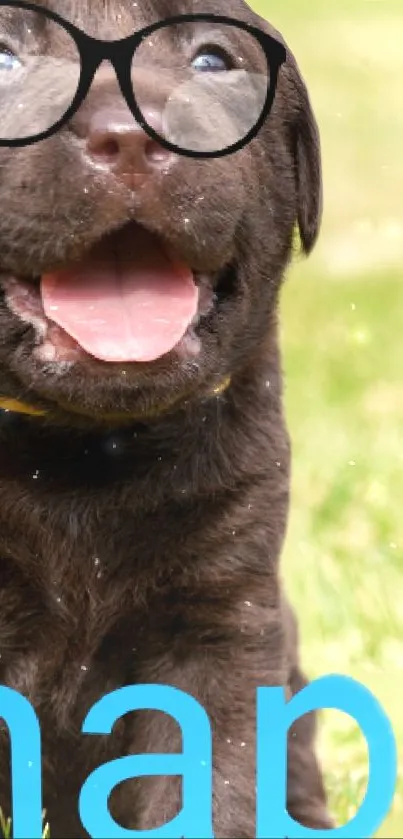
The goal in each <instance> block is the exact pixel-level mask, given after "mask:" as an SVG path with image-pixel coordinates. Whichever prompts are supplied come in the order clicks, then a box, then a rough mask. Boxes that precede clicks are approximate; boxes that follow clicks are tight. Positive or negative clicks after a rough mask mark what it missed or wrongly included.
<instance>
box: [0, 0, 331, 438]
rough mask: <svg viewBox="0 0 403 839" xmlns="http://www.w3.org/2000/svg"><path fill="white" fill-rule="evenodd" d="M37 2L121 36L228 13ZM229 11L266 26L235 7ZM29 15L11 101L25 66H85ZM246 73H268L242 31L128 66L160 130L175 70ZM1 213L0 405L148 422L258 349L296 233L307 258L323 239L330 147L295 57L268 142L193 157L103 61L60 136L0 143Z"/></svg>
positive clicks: (16, 26)
mask: <svg viewBox="0 0 403 839" xmlns="http://www.w3.org/2000/svg"><path fill="white" fill-rule="evenodd" d="M42 5H47V6H48V8H50V9H53V10H54V11H57V12H58V13H59V14H61V15H63V16H64V17H65V18H66V19H68V20H70V21H71V22H72V23H74V24H75V25H77V26H79V27H80V28H82V29H83V30H84V31H86V32H87V34H89V35H92V36H96V37H99V38H103V39H105V40H111V41H112V40H118V39H123V38H125V37H127V36H128V35H130V34H132V33H133V32H134V31H135V30H138V29H140V28H143V27H145V26H148V25H150V24H153V23H154V22H156V21H158V20H161V19H163V18H167V17H171V16H173V15H176V14H187V13H191V12H194V13H200V12H205V13H210V14H214V13H217V8H216V7H215V3H214V2H211V0H206V2H205V3H203V7H202V8H201V6H200V3H199V2H197V0H187V2H180V0H174V2H173V0H169V2H168V0H166V2H164V0H152V2H148V3H141V4H140V3H138V4H133V3H132V2H131V0H120V2H119V3H114V4H112V3H110V2H109V0H93V2H90V0H86V2H84V0H75V2H73V0H57V2H56V0H48V3H47V4H45V3H44V2H42ZM225 13H226V14H227V15H229V16H231V17H233V18H235V19H238V20H242V21H246V22H249V23H251V24H253V25H255V26H260V27H261V28H262V27H265V26H266V24H264V23H263V21H262V20H261V19H260V18H258V17H257V16H256V15H254V14H253V13H252V12H251V11H250V10H249V9H248V8H247V7H246V5H244V4H243V3H242V2H241V0H231V2H230V3H229V4H227V5H226V8H225ZM18 14H19V13H18V11H17V10H15V12H13V11H12V10H11V11H10V9H8V10H7V12H6V13H5V12H4V10H2V9H1V8H0V106H1V97H3V102H4V101H5V99H4V97H5V95H6V94H5V91H6V85H7V84H9V83H10V81H9V80H10V74H11V73H13V72H18V70H19V68H20V67H21V63H22V64H23V63H24V61H27V57H28V59H29V56H32V55H44V56H47V57H49V58H52V59H54V60H55V61H54V67H56V68H57V66H60V60H61V59H63V60H65V59H66V58H68V61H69V64H68V66H69V68H70V72H73V73H74V72H75V73H76V74H77V72H78V71H77V67H78V64H77V67H76V68H75V64H74V62H76V61H78V59H77V56H76V55H75V53H74V50H73V51H72V45H71V44H69V43H68V39H67V38H66V37H60V32H59V33H58V32H57V28H55V26H54V25H51V24H49V26H48V27H47V26H46V25H45V26H40V27H36V26H35V23H33V25H32V26H28V27H27V26H25V27H24V26H21V21H19V20H18ZM6 15H7V17H6ZM272 34H274V35H275V37H278V38H279V37H280V36H277V34H276V33H274V32H273V31H272ZM69 51H70V52H69ZM5 55H6V58H5V57H4V56H5ZM58 61H59V64H58V63H57V62H58ZM237 61H241V62H242V68H243V69H244V68H245V67H247V68H248V70H249V72H250V73H252V74H255V75H256V76H258V75H259V74H262V73H263V72H266V69H267V68H266V65H265V62H264V54H263V53H262V51H261V50H260V49H259V48H258V47H257V45H256V44H255V43H254V41H253V39H252V38H251V37H250V36H249V35H247V34H246V33H242V32H241V31H238V32H237V31H236V30H234V32H232V31H231V30H227V31H226V32H225V38H223V33H222V32H220V27H217V26H214V25H212V24H205V25H204V28H203V30H201V28H200V26H198V27H197V28H195V27H192V24H187V25H186V26H183V27H179V29H177V30H175V32H173V31H172V30H165V31H164V32H160V33H159V35H158V43H157V45H156V48H155V49H154V51H152V50H150V49H149V50H143V51H142V52H141V51H139V53H138V61H137V64H136V65H134V64H133V74H134V75H135V76H136V85H137V87H136V94H137V96H138V99H140V101H141V104H142V106H143V109H144V113H147V114H148V116H149V121H150V124H154V125H155V126H156V127H157V126H158V125H160V122H161V107H162V106H161V102H162V101H164V97H165V100H166V96H167V95H168V96H169V90H168V93H167V92H166V91H165V92H164V90H165V88H166V87H167V86H168V88H169V85H170V84H171V85H174V84H175V79H176V78H178V79H179V78H180V74H181V73H182V74H183V73H184V72H185V71H186V72H189V71H190V72H192V73H193V74H194V73H197V72H198V71H200V69H202V70H205V69H206V66H207V68H208V70H209V71H211V72H213V71H214V72H216V71H219V72H220V73H227V74H230V73H231V72H233V68H234V62H237ZM217 62H218V63H217ZM46 66H53V65H51V62H49V63H48V64H47V65H46V63H44V67H46ZM54 73H56V70H55V71H54ZM5 74H7V79H6V80H4V78H5ZM63 83H64V84H65V86H66V88H67V87H68V85H69V83H70V81H69V76H68V74H67V73H66V75H65V79H64V81H63V79H62V81H61V80H60V76H59V79H58V80H57V78H56V76H54V77H53V78H49V95H53V96H54V97H56V96H57V95H58V93H57V91H58V86H59V94H60V85H62V88H61V89H62V90H63ZM176 83H177V82H176ZM2 86H3V90H2ZM53 88H54V91H55V92H52V91H53ZM55 101H56V100H55ZM2 107H4V106H2ZM24 107H27V103H25V106H24ZM35 114H36V115H35V116H34V112H33V124H34V123H35V119H37V118H38V119H39V117H40V114H41V112H40V111H39V110H38V113H36V112H35ZM38 114H39V116H38ZM0 133H1V132H0ZM31 133H34V132H31ZM0 201H1V214H0V396H7V397H9V398H25V399H26V401H29V402H30V403H31V404H34V405H37V406H38V407H41V408H44V409H46V410H47V411H49V412H50V414H51V415H52V416H54V418H55V421H56V420H58V419H59V420H62V421H63V422H65V421H66V420H68V421H69V422H72V423H73V422H74V418H75V417H78V416H81V420H80V421H83V418H87V419H86V420H85V421H88V422H90V423H97V422H102V421H108V422H109V421H112V416H113V418H114V419H115V420H116V421H118V422H120V421H122V420H124V419H130V418H136V419H140V420H141V419H144V420H145V419H147V417H150V416H152V415H155V414H159V413H161V412H164V411H165V410H168V409H169V408H170V407H171V406H173V405H174V404H177V403H180V402H181V401H182V400H198V399H201V398H204V397H205V395H206V394H207V393H210V392H211V391H212V390H213V389H214V386H215V385H219V383H220V382H221V381H222V380H223V379H224V378H225V377H226V376H227V375H228V374H229V373H233V372H234V371H236V370H237V369H239V368H241V367H242V365H243V364H245V363H246V362H247V361H248V360H249V359H250V358H251V357H252V355H253V354H254V353H255V352H256V348H257V346H258V344H259V343H261V342H263V341H264V339H265V335H266V333H267V331H268V329H269V328H270V322H272V317H271V316H272V314H273V311H274V309H275V306H276V297H277V292H278V289H279V286H280V283H281V279H282V275H283V272H284V268H285V266H286V264H287V261H288V258H289V255H290V250H291V244H292V238H293V232H294V228H295V224H296V223H298V224H299V229H300V234H301V241H302V244H303V247H304V250H305V251H306V252H309V250H310V249H311V247H312V246H313V243H314V240H315V238H316V235H317V230H318V225H319V216H320V206H321V186H320V159H319V142H318V135H317V129H316V125H315V121H314V118H313V115H312V112H311V109H310V105H309V101H308V97H307V94H306V89H305V86H304V84H303V82H302V80H301V77H300V75H299V72H298V69H297V66H296V64H295V61H294V59H293V57H292V55H291V54H290V53H289V52H288V51H287V61H286V64H285V65H283V66H282V68H281V69H280V73H279V81H278V86H277V91H276V97H275V101H274V105H273V108H272V110H271V113H270V115H269V117H268V119H267V121H266V123H265V124H264V126H263V128H262V129H261V131H260V132H259V134H258V135H257V137H256V138H255V139H253V140H252V141H251V142H250V143H249V145H247V146H246V147H244V148H242V149H241V150H239V151H237V152H236V153H235V154H231V155H229V156H227V157H220V158H217V159H214V158H210V159H197V160H196V159H193V158H190V157H185V156H182V155H180V154H175V153H173V152H172V151H169V150H167V149H166V148H164V147H162V146H159V145H158V143H157V142H156V141H154V140H152V139H150V137H148V136H147V135H146V134H145V133H144V132H143V131H142V129H141V128H140V127H139V126H138V125H137V124H136V122H135V120H134V117H133V116H132V114H131V113H130V111H129V110H128V107H127V105H126V103H125V101H124V99H123V96H122V93H121V91H120V88H119V84H118V82H117V79H116V75H115V72H114V70H113V67H112V66H111V65H107V64H106V63H105V64H103V65H101V67H100V69H99V70H98V72H97V74H96V76H95V79H94V82H93V84H92V86H91V89H90V92H89V93H88V95H87V97H86V99H85V101H84V102H83V104H82V105H81V107H80V109H79V110H78V112H77V113H76V114H75V115H74V116H73V117H72V118H71V120H70V122H69V123H67V124H66V125H64V126H63V127H62V128H61V129H60V130H59V131H58V132H57V133H56V134H55V135H53V136H52V137H49V138H48V139H45V140H42V141H40V142H38V143H37V144H34V145H29V146H26V147H22V148H1V149H0Z"/></svg>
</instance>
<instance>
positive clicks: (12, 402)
mask: <svg viewBox="0 0 403 839" xmlns="http://www.w3.org/2000/svg"><path fill="white" fill-rule="evenodd" d="M230 384H231V376H226V377H225V379H223V381H222V382H220V384H219V385H217V386H216V387H215V388H213V390H212V391H211V393H210V396H211V397H213V396H221V394H223V393H225V391H226V390H228V388H229V386H230ZM0 410H1V411H7V413H10V414H25V415H26V416H29V417H45V416H46V414H47V413H48V412H47V411H44V410H41V409H39V408H34V406H33V405H29V404H28V402H21V401H20V400H19V399H9V398H7V397H6V396H0Z"/></svg>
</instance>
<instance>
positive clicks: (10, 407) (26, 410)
mask: <svg viewBox="0 0 403 839" xmlns="http://www.w3.org/2000/svg"><path fill="white" fill-rule="evenodd" d="M0 410H2V411H9V412H10V413H12V414H28V415H29V416H30V417H44V416H45V414H46V413H47V412H46V411H39V410H38V408H34V407H33V406H32V405H27V404H26V402H20V401H19V399H7V398H6V397H5V396H0Z"/></svg>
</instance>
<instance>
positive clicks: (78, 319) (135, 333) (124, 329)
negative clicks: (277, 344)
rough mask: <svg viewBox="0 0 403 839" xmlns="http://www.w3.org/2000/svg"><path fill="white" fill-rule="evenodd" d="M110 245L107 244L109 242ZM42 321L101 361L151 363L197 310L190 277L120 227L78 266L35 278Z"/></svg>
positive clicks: (136, 232) (150, 243) (142, 234)
mask: <svg viewBox="0 0 403 839" xmlns="http://www.w3.org/2000/svg"><path fill="white" fill-rule="evenodd" d="M112 243H113V244H112ZM41 295H42V303H43V307H44V311H45V314H46V316H47V317H48V318H49V319H50V320H52V321H54V323H57V324H58V325H59V326H61V327H62V329H64V330H65V332H67V333H68V334H69V335H70V336H71V337H72V338H74V339H75V340H76V341H77V343H78V344H80V346H81V347H82V348H83V349H84V350H86V352H88V353H90V355H93V356H95V358H98V359H100V360H101V361H115V362H122V361H123V362H129V361H155V360H156V359H157V358H161V356H163V355H166V353H168V352H170V350H172V349H173V348H174V347H175V346H176V345H177V344H178V343H179V341H180V339H181V338H182V337H183V336H184V334H185V332H186V330H187V329H188V327H189V325H190V323H191V321H192V320H193V318H194V316H195V314H196V312H197V306H198V296H199V292H198V288H197V286H196V285H195V283H194V277H193V273H192V271H191V270H190V269H189V268H188V267H187V266H186V265H183V264H181V263H179V262H178V261H175V260H174V259H171V258H170V257H168V255H167V253H166V252H165V250H164V249H163V247H162V245H161V243H160V241H159V240H158V239H157V237H156V236H153V235H152V234H151V233H148V231H145V230H143V229H141V228H137V227H136V228H133V227H128V228H127V230H125V231H124V232H122V233H120V234H117V235H116V237H112V238H111V240H110V242H109V244H106V243H103V244H102V245H100V246H98V247H97V248H96V249H94V251H93V254H92V255H91V256H89V257H88V259H87V260H85V261H84V262H82V263H79V264H77V265H76V266H73V267H71V268H68V269H65V270H62V271H58V272H55V273H52V274H45V275H44V276H43V277H42V280H41Z"/></svg>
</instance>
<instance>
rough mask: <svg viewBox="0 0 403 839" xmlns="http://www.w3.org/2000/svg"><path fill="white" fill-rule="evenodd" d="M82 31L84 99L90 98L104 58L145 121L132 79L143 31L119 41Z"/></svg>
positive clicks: (133, 108)
mask: <svg viewBox="0 0 403 839" xmlns="http://www.w3.org/2000/svg"><path fill="white" fill-rule="evenodd" d="M80 35H81V37H80V39H79V43H78V46H79V51H80V59H81V80H80V89H81V96H80V99H81V101H82V100H83V99H86V98H87V96H88V94H89V93H90V91H91V88H92V85H93V83H94V79H95V76H96V73H97V72H98V70H99V68H100V66H101V65H102V64H103V62H104V61H105V62H107V63H108V64H110V65H112V67H113V69H114V71H115V74H116V79H117V82H118V85H119V89H120V92H121V94H122V96H123V98H124V100H125V102H126V104H127V106H128V107H129V109H130V111H131V112H132V114H133V116H134V117H135V118H136V121H137V122H138V123H139V124H143V123H144V118H143V116H142V114H141V111H140V110H139V108H138V105H137V102H136V100H135V95H134V92H133V87H132V81H131V76H132V72H131V71H132V63H133V56H134V54H135V51H136V49H137V47H138V46H139V45H140V44H141V42H142V40H143V39H142V36H141V34H139V33H137V32H136V33H134V34H133V35H130V36H129V37H128V38H123V39H121V40H116V41H101V40H99V39H97V38H92V37H91V36H90V35H87V34H86V33H84V32H80Z"/></svg>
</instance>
